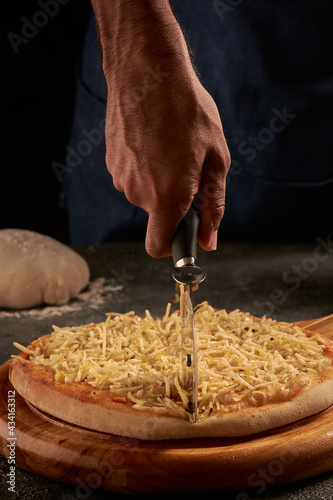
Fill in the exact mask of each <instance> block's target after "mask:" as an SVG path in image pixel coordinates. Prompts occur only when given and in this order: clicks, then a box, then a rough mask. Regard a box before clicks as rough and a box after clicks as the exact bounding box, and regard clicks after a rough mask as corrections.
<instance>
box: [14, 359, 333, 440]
mask: <svg viewBox="0 0 333 500" xmlns="http://www.w3.org/2000/svg"><path fill="white" fill-rule="evenodd" d="M51 376H52V375H51V373H50V370H48V369H47V367H44V366H43V367H41V366H39V365H32V363H31V362H29V361H24V360H22V361H20V360H19V359H15V360H14V361H13V362H12V363H11V366H10V375H9V378H10V381H11V383H12V385H13V387H14V388H15V389H16V390H17V391H18V392H19V394H21V396H22V397H23V398H25V399H26V400H28V401H29V402H30V403H32V404H33V405H34V406H36V407H37V408H39V409H40V410H42V411H44V412H46V413H48V414H50V415H52V416H54V417H57V418H59V419H61V420H64V421H66V422H69V423H72V424H76V425H79V426H82V427H85V428H88V429H94V430H98V431H100V432H105V433H110V434H116V435H120V436H126V437H131V438H139V439H145V440H165V439H189V438H208V437H239V436H247V435H251V434H257V433H260V432H264V431H267V430H270V429H274V428H277V427H280V426H283V425H286V424H289V423H293V422H296V421H298V420H301V419H303V418H305V417H309V416H311V415H314V414H316V413H319V412H321V411H323V410H325V409H326V408H328V407H329V406H331V405H332V403H333V380H326V381H325V382H322V383H320V384H319V385H316V386H314V387H312V388H310V389H308V390H304V391H303V392H302V393H300V394H298V395H297V396H296V397H295V398H294V399H293V400H291V401H287V402H284V403H278V404H271V405H268V406H266V407H261V408H254V409H245V410H240V411H238V412H237V413H232V412H230V413H224V414H222V415H221V413H219V414H217V415H215V416H214V415H212V416H211V417H209V418H208V419H206V420H204V421H202V422H198V423H196V424H193V423H190V422H188V421H186V420H183V419H179V418H175V417H170V416H166V415H161V414H159V413H157V412H155V411H154V410H152V409H147V410H144V411H140V410H135V409H133V408H131V407H130V406H129V405H126V404H123V403H117V402H114V401H112V400H111V398H110V397H107V396H106V395H105V393H104V391H100V390H98V389H94V388H93V387H91V386H88V385H87V384H68V385H66V384H54V383H53V381H52V378H51ZM96 405H98V408H97V409H96Z"/></svg>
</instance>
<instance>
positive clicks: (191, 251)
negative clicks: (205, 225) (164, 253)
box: [171, 205, 200, 267]
mask: <svg viewBox="0 0 333 500" xmlns="http://www.w3.org/2000/svg"><path fill="white" fill-rule="evenodd" d="M199 226H200V215H199V211H198V210H197V209H196V208H194V207H193V205H192V206H191V208H190V210H189V211H188V212H187V214H186V215H185V217H184V218H183V219H182V220H181V221H180V223H179V225H178V227H177V229H176V232H175V234H174V237H173V239H172V242H171V252H172V258H173V263H174V266H175V267H176V264H177V262H179V261H180V260H181V259H187V258H190V257H192V258H194V259H195V261H196V259H197V246H198V245H197V238H198V231H199ZM194 263H195V262H194Z"/></svg>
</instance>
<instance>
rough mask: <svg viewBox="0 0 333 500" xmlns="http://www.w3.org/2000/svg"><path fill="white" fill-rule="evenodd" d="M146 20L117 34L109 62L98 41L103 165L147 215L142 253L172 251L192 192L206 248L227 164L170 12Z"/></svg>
mask: <svg viewBox="0 0 333 500" xmlns="http://www.w3.org/2000/svg"><path fill="white" fill-rule="evenodd" d="M125 3H126V2H125ZM127 3H129V2H127ZM147 3H148V4H149V3H150V2H147ZM165 3H166V2H163V1H161V2H160V4H165ZM119 8H120V10H121V7H120V5H119ZM127 12H128V10H127ZM170 14H171V17H170ZM156 15H157V14H156ZM127 21H128V20H127ZM158 21H159V22H158ZM119 22H120V21H119ZM147 22H148V27H147V26H146V27H145V28H146V29H145V30H143V29H140V30H139V33H140V34H141V37H140V36H138V25H137V24H136V25H135V28H133V26H134V25H131V29H129V28H127V37H126V36H125V35H123V36H121V35H119V36H120V37H121V39H122V46H121V50H120V52H121V57H120V56H119V55H117V51H113V55H112V57H111V59H112V64H111V62H110V61H111V59H110V55H109V54H110V48H109V47H108V45H107V43H105V42H104V44H103V43H102V46H103V68H104V73H105V76H106V81H107V85H108V100H107V115H106V127H105V139H106V164H107V168H108V170H109V172H110V173H111V174H112V177H113V182H114V185H115V187H116V188H117V189H118V190H119V191H122V192H124V193H125V195H126V197H127V199H128V200H129V201H130V202H131V203H133V204H134V205H137V206H139V207H141V208H142V209H143V210H145V211H146V212H147V213H148V215H149V218H148V227H147V234H146V250H147V252H148V254H150V255H151V256H152V257H164V256H167V255H170V254H171V250H170V245H171V240H172V237H173V235H174V233H175V230H176V228H177V226H178V224H179V222H180V220H181V219H182V218H183V217H184V216H185V215H186V213H187V211H188V209H189V207H190V205H191V203H192V201H193V198H194V196H195V195H196V194H197V193H198V197H197V203H198V208H199V209H200V215H201V224H200V230H199V235H198V242H199V244H200V245H201V246H202V248H204V249H205V250H213V249H215V248H216V244H217V230H218V227H219V224H220V221H221V218H222V216H223V211H224V200H225V178H226V174H227V171H228V168H229V165H230V155H229V151H228V148H227V145H226V141H225V138H224V134H223V129H222V124H221V120H220V117H219V113H218V110H217V107H216V105H215V103H214V101H213V99H212V97H211V96H210V95H209V94H208V93H207V91H206V90H205V89H204V88H203V86H202V85H201V83H200V82H199V79H198V77H197V75H196V73H195V71H194V69H193V66H192V63H191V60H190V57H189V54H188V49H187V46H186V43H185V40H184V37H183V35H182V33H181V30H180V28H179V26H178V24H177V22H176V21H175V19H174V17H173V16H172V13H171V11H169V10H167V9H166V11H165V12H163V13H161V12H159V13H158V15H157V19H156V16H155V20H154V22H155V24H156V25H158V26H159V28H158V30H157V31H156V30H155V28H154V26H151V25H150V19H149V18H146V19H145V23H147ZM161 26H167V28H166V29H164V30H162V27H161ZM141 28H142V27H141ZM122 29H123V30H125V32H126V27H123V28H122ZM142 38H143V39H144V40H142ZM102 39H103V37H101V40H102ZM134 40H135V42H134ZM154 42H155V43H154ZM118 43H119V40H118ZM118 46H119V45H118ZM115 54H116V55H115Z"/></svg>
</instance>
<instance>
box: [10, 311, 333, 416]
mask: <svg viewBox="0 0 333 500" xmlns="http://www.w3.org/2000/svg"><path fill="white" fill-rule="evenodd" d="M180 321H181V320H180V316H179V314H178V313H173V314H170V304H168V306H167V308H166V312H165V314H164V316H163V317H162V319H159V318H157V319H153V318H152V316H151V314H150V313H149V311H146V315H145V317H144V318H140V317H139V316H136V315H135V314H134V312H133V311H131V312H129V313H127V314H117V313H108V314H107V319H106V321H105V322H102V323H99V324H95V323H90V324H88V325H83V326H76V327H72V328H69V327H66V328H59V327H57V326H54V330H53V332H52V334H51V335H50V337H49V338H48V339H47V340H46V341H45V343H44V345H42V346H41V343H40V342H36V343H35V344H33V345H32V346H33V347H34V346H35V345H36V347H34V349H35V350H32V349H27V348H25V347H24V346H22V345H20V344H17V343H14V345H15V346H16V347H17V348H19V349H21V350H22V351H23V352H25V353H27V354H28V355H29V359H30V360H31V361H33V362H34V363H37V364H41V365H45V366H50V367H52V368H54V370H55V381H56V383H71V382H86V383H88V384H90V385H92V386H93V387H96V388H98V389H102V390H105V391H110V393H112V394H119V395H123V396H125V397H126V398H127V401H128V403H129V404H133V406H132V408H134V409H138V410H143V409H144V408H147V407H151V408H153V409H154V410H156V411H158V412H163V411H165V412H167V413H168V414H174V415H177V416H180V417H182V418H187V419H188V420H191V419H192V416H191V414H190V413H189V412H188V411H187V405H188V393H187V392H186V391H184V389H183V388H182V386H181V384H180V382H179V380H180V379H179V372H180V348H181V346H180V331H181V323H180ZM195 323H196V335H197V344H198V375H199V382H198V405H199V406H198V411H199V414H198V417H199V420H200V419H203V418H207V416H208V415H210V414H211V413H212V412H214V411H222V410H223V411H231V410H232V408H233V407H235V405H238V407H239V405H240V404H241V403H242V401H246V400H247V398H249V397H250V396H251V395H252V394H255V393H256V391H258V390H260V391H268V390H270V389H274V390H275V391H283V390H284V389H285V388H288V387H289V386H290V385H291V384H294V383H295V382H297V383H301V384H302V383H303V385H304V384H306V383H308V381H309V380H311V379H312V380H313V379H315V378H318V374H319V373H320V372H322V371H323V370H325V369H327V368H329V367H331V366H332V360H331V359H330V358H329V357H327V356H325V355H324V353H323V351H324V349H325V347H327V340H324V339H322V338H321V337H320V338H319V337H318V335H316V336H314V338H313V339H312V338H309V337H307V335H306V334H305V333H304V332H303V331H302V330H301V329H300V328H299V327H297V326H294V325H291V324H288V323H281V322H280V323H277V322H276V321H274V320H272V319H269V318H266V317H263V318H262V319H261V320H260V321H259V322H258V321H255V320H254V319H253V318H252V317H251V316H250V314H248V313H242V312H240V311H239V310H235V311H232V312H230V313H227V312H226V311H225V310H218V311H215V310H214V309H213V308H212V307H211V306H210V305H209V304H208V303H207V302H204V303H202V304H201V305H200V306H198V307H197V308H196V311H195Z"/></svg>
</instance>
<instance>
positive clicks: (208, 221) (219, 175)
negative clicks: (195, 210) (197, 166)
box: [197, 153, 227, 251]
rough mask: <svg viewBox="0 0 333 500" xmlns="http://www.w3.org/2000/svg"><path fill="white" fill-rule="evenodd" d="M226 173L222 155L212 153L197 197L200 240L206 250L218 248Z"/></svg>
mask: <svg viewBox="0 0 333 500" xmlns="http://www.w3.org/2000/svg"><path fill="white" fill-rule="evenodd" d="M226 173H227V167H226V168H225V167H224V162H223V161H222V159H221V156H220V155H217V154H215V153H212V154H210V156H209V158H208V159H207V160H206V162H205V165H204V168H203V172H202V178H201V183H200V187H199V192H198V198H197V203H198V206H199V209H200V217H201V222H200V229H199V235H198V242H199V244H200V246H201V247H202V248H203V249H204V250H208V251H209V250H216V248H217V231H218V229H219V226H220V223H221V220H222V217H223V214H224V207H225V179H226Z"/></svg>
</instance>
